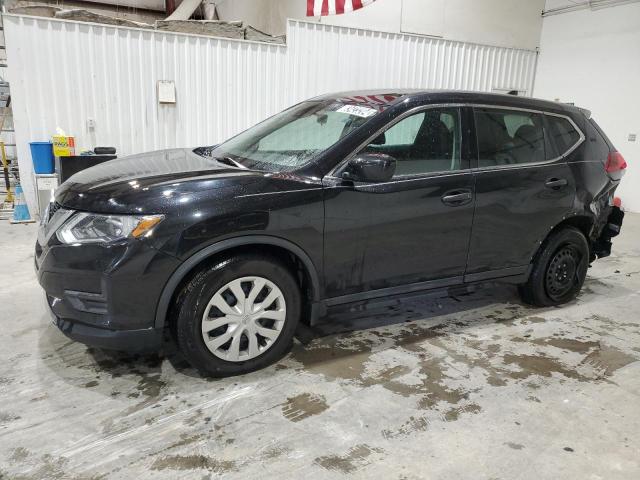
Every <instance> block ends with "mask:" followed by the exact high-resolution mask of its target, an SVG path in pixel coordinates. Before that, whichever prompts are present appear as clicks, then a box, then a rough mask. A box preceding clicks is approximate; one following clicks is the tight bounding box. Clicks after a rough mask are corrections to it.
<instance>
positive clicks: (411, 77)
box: [4, 15, 536, 206]
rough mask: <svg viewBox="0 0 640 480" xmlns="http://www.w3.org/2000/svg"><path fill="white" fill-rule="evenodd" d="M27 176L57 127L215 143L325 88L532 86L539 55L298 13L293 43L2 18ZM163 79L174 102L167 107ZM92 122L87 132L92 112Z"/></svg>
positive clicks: (148, 143) (88, 138)
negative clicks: (36, 150) (32, 146)
mask: <svg viewBox="0 0 640 480" xmlns="http://www.w3.org/2000/svg"><path fill="white" fill-rule="evenodd" d="M4 23H5V32H6V36H7V55H8V57H9V81H10V83H11V92H12V97H13V107H14V123H15V128H16V134H17V144H18V152H17V153H18V158H19V163H20V170H21V177H22V178H21V180H22V183H23V187H24V189H25V193H26V194H27V199H28V201H29V204H30V206H33V205H34V199H35V197H34V191H33V179H32V173H31V172H32V169H31V156H30V152H29V147H28V142H30V141H38V140H46V139H48V138H49V137H50V136H51V134H53V133H54V132H55V129H56V127H60V128H62V129H63V130H65V131H66V132H67V133H68V134H73V135H75V136H76V141H77V144H78V147H79V148H90V147H93V146H115V147H116V148H117V150H118V154H119V155H126V154H131V153H138V152H143V151H148V150H154V149H161V148H168V147H183V146H185V147H186V146H195V145H205V144H212V143H217V142H220V141H222V140H224V139H225V138H227V137H229V136H231V135H233V134H234V133H237V132H239V131H241V130H243V129H244V128H246V127H248V126H250V125H252V124H254V123H256V122H258V121H260V120H262V119H264V118H266V117H267V116H269V115H271V114H273V113H275V112H277V111H279V110H281V109H283V108H285V107H287V106H289V105H291V104H293V103H295V102H297V101H300V100H302V99H304V98H308V97H311V96H314V95H318V94H321V93H326V92H331V91H336V90H348V89H361V88H378V87H383V88H385V87H396V88H401V87H415V88H456V89H466V90H483V91H491V90H492V89H495V88H499V89H505V88H508V89H517V90H522V91H525V92H527V93H529V92H531V89H532V84H533V76H534V69H535V64H536V53H535V52H532V51H527V50H516V49H510V48H500V47H490V46H484V45H474V44H466V43H461V42H451V41H446V40H440V39H433V38H427V37H421V36H416V35H404V34H391V33H382V32H374V31H369V30H362V29H355V28H345V27H335V26H329V25H322V24H318V23H312V22H303V21H296V20H290V21H289V23H288V27H287V46H281V45H271V44H264V43H256V42H247V41H239V40H229V39H220V38H211V37H203V36H198V35H186V34H179V33H171V32H158V31H154V30H143V29H132V28H125V27H115V26H109V25H99V24H91V23H82V22H72V21H64V20H58V19H49V18H38V17H28V16H16V15H7V16H5V17H4ZM158 80H173V81H175V86H176V93H177V103H176V104H175V105H159V104H158V102H157V98H156V82H157V81H158ZM89 118H91V119H93V120H94V121H95V129H93V130H89V129H88V127H87V120H88V119H89Z"/></svg>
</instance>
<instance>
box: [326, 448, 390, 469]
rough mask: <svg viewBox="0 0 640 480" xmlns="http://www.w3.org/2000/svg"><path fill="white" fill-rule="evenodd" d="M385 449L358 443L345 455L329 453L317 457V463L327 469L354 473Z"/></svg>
mask: <svg viewBox="0 0 640 480" xmlns="http://www.w3.org/2000/svg"><path fill="white" fill-rule="evenodd" d="M382 452H383V450H382V449H380V448H372V447H369V446H368V445H366V444H361V445H356V446H355V447H353V448H351V449H349V451H348V452H347V453H346V454H345V455H327V456H324V457H318V458H316V459H315V461H314V462H315V463H316V464H318V465H320V466H321V467H322V468H324V469H326V470H336V471H338V472H341V473H354V472H356V471H357V470H359V469H360V468H362V467H364V466H366V465H368V464H369V463H371V461H372V459H371V457H372V456H373V455H374V454H380V453H382Z"/></svg>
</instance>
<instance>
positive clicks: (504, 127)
mask: <svg viewBox="0 0 640 480" xmlns="http://www.w3.org/2000/svg"><path fill="white" fill-rule="evenodd" d="M474 115H475V124H476V135H477V139H478V157H479V158H478V161H479V166H480V167H493V166H501V165H517V164H523V163H535V162H542V161H544V160H545V142H544V129H543V122H542V115H540V114H538V113H533V112H520V111H517V110H501V109H493V108H490V109H489V108H481V109H474Z"/></svg>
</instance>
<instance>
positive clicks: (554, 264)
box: [518, 227, 589, 307]
mask: <svg viewBox="0 0 640 480" xmlns="http://www.w3.org/2000/svg"><path fill="white" fill-rule="evenodd" d="M588 267H589V244H588V243H587V239H586V238H585V236H584V234H583V233H582V232H581V231H580V230H578V229H577V228H574V227H564V228H562V229H560V230H558V231H554V232H552V233H551V234H550V235H549V237H548V238H547V239H546V240H545V241H544V243H543V244H542V245H541V246H540V249H539V250H538V253H537V254H536V256H535V259H534V261H533V268H532V270H531V274H530V275H529V279H528V281H527V283H525V284H523V285H520V286H519V287H518V290H519V292H520V297H521V298H522V300H523V301H524V302H525V303H528V304H530V305H535V306H538V307H549V306H554V305H562V304H563V303H567V302H570V301H571V300H573V299H574V298H576V296H577V295H578V293H579V292H580V289H581V288H582V285H583V283H584V280H585V277H586V276H587V268H588Z"/></svg>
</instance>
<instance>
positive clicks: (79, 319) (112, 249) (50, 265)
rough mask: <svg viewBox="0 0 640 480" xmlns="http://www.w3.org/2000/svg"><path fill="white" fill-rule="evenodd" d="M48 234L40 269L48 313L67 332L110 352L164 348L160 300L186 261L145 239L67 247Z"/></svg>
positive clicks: (43, 237)
mask: <svg viewBox="0 0 640 480" xmlns="http://www.w3.org/2000/svg"><path fill="white" fill-rule="evenodd" d="M48 233H49V234H47V232H46V226H42V227H41V232H40V235H39V236H38V242H37V243H36V249H35V268H36V272H37V276H38V281H39V283H40V285H41V286H42V288H43V289H44V291H45V293H46V300H47V309H48V310H49V312H50V313H51V315H52V316H53V320H54V324H55V325H56V326H57V327H58V328H59V329H60V330H61V331H62V333H64V334H65V335H66V336H68V337H69V338H71V339H73V340H77V341H79V342H82V343H85V344H88V345H93V346H96V347H101V348H107V349H115V350H129V351H147V350H153V349H157V348H159V347H160V345H161V344H162V335H163V328H162V326H156V325H155V317H156V309H157V305H158V300H159V298H160V294H161V292H162V289H163V287H164V285H165V284H166V282H167V280H168V278H169V277H170V275H171V273H172V272H173V271H175V269H176V268H177V267H178V266H179V265H180V261H179V260H177V259H176V258H174V257H172V256H170V255H167V254H164V253H162V252H159V251H157V250H155V249H154V248H152V247H150V246H149V245H147V244H146V243H145V242H144V241H140V240H131V241H126V242H122V243H119V244H115V245H101V244H87V245H64V244H61V243H60V242H59V241H58V240H57V239H56V237H55V235H51V234H50V233H51V232H48Z"/></svg>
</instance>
